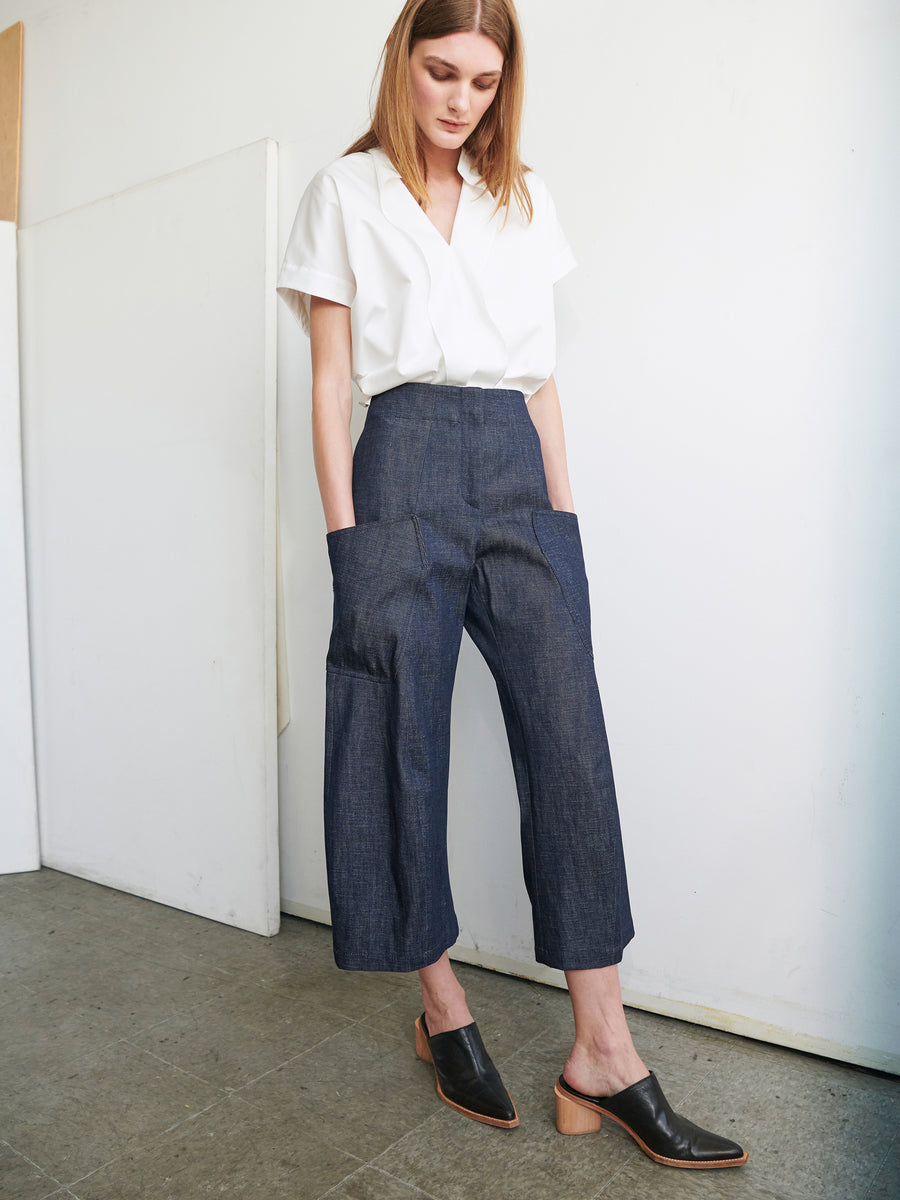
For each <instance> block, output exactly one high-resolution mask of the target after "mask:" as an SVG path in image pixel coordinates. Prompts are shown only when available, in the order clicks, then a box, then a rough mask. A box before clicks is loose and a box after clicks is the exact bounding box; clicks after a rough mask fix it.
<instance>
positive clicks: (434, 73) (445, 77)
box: [428, 71, 450, 83]
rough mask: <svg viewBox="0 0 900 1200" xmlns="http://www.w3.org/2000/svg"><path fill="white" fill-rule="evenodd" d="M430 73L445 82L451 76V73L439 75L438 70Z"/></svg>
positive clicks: (439, 80) (433, 77)
mask: <svg viewBox="0 0 900 1200" xmlns="http://www.w3.org/2000/svg"><path fill="white" fill-rule="evenodd" d="M428 74H429V75H430V76H431V78H432V79H436V80H437V81H438V83H444V81H445V80H447V79H449V78H450V76H449V75H439V74H438V73H437V71H429V72H428Z"/></svg>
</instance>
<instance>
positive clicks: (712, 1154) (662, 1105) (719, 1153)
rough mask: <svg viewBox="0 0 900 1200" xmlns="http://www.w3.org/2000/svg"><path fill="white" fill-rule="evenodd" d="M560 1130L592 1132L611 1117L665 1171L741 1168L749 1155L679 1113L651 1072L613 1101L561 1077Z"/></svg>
mask: <svg viewBox="0 0 900 1200" xmlns="http://www.w3.org/2000/svg"><path fill="white" fill-rule="evenodd" d="M554 1091H555V1093H556V1127H557V1129H558V1130H559V1132H560V1133H592V1132H593V1131H594V1130H597V1129H599V1128H600V1120H601V1117H610V1118H611V1119H612V1120H613V1121H616V1122H617V1123H618V1124H619V1125H621V1126H622V1128H623V1129H624V1130H625V1131H626V1133H630V1134H631V1136H632V1137H633V1138H634V1140H635V1141H636V1142H637V1144H638V1145H639V1146H640V1148H641V1149H642V1150H643V1151H644V1153H645V1154H646V1155H648V1156H649V1157H650V1158H652V1159H653V1161H654V1162H658V1163H663V1164H664V1165H665V1166H667V1167H693V1168H694V1169H695V1170H696V1169H700V1170H702V1169H706V1168H710V1167H740V1166H742V1165H743V1164H744V1163H745V1162H746V1161H747V1157H748V1156H747V1152H746V1151H745V1150H742V1149H741V1147H740V1146H739V1145H738V1144H737V1143H736V1142H732V1141H729V1140H728V1138H723V1137H719V1135H718V1134H716V1133H710V1132H709V1131H708V1130H706V1129H701V1128H700V1126H699V1125H695V1124H694V1123H693V1121H688V1120H687V1118H686V1117H682V1116H680V1115H679V1114H678V1113H677V1112H675V1111H674V1110H673V1108H672V1106H671V1105H670V1104H669V1102H668V1100H667V1099H666V1098H665V1096H664V1095H663V1090H662V1088H661V1087H660V1086H659V1080H658V1079H657V1078H656V1076H655V1075H654V1074H653V1072H652V1071H651V1072H650V1074H649V1075H648V1076H647V1077H646V1079H639V1080H638V1081H637V1083H633V1084H632V1085H631V1087H627V1088H625V1089H624V1091H621V1092H617V1093H616V1094H615V1095H614V1096H585V1095H584V1093H583V1092H578V1091H576V1090H575V1088H573V1087H571V1086H570V1085H569V1084H568V1083H566V1081H565V1079H563V1077H562V1075H560V1077H559V1079H558V1080H557V1083H556V1087H555V1088H554Z"/></svg>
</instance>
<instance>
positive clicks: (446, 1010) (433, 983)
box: [419, 954, 472, 1033]
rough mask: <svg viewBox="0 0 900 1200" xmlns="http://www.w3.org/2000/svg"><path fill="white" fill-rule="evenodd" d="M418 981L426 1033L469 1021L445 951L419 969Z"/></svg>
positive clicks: (443, 1030)
mask: <svg viewBox="0 0 900 1200" xmlns="http://www.w3.org/2000/svg"><path fill="white" fill-rule="evenodd" d="M419 982H420V984H421V985H422V1002H423V1004H424V1007H425V1022H426V1024H427V1026H428V1032H429V1033H446V1032H447V1031H448V1030H451V1029H461V1028H462V1026H463V1025H470V1024H471V1022H472V1014H471V1013H470V1012H469V1006H468V1004H467V1003H466V993H465V989H464V988H463V986H462V984H461V983H460V982H459V980H458V979H457V978H456V976H455V975H454V973H453V968H452V967H451V966H450V960H449V958H448V957H447V955H446V954H444V955H442V956H441V958H440V959H439V960H438V961H437V962H436V963H433V964H432V965H431V966H430V967H425V968H423V969H422V970H421V971H419Z"/></svg>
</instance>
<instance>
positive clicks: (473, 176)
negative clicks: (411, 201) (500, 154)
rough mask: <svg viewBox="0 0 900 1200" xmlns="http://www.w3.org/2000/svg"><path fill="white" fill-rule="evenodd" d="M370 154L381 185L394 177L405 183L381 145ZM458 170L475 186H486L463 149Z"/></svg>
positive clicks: (466, 180) (469, 156) (467, 181)
mask: <svg viewBox="0 0 900 1200" xmlns="http://www.w3.org/2000/svg"><path fill="white" fill-rule="evenodd" d="M369 154H371V156H372V158H373V159H374V161H375V172H376V174H377V176H378V182H379V184H380V185H382V186H383V185H384V184H385V183H387V182H388V181H389V180H392V179H393V180H396V181H397V182H399V183H401V184H402V183H403V180H402V179H401V177H400V172H399V171H398V170H397V168H396V167H395V166H394V164H393V163H392V162H391V160H390V158H389V157H388V155H387V153H386V152H385V151H384V150H382V148H381V147H380V146H375V147H374V148H373V149H372V150H370V151H369ZM457 170H458V171H459V173H460V175H461V176H462V177H463V179H464V180H465V182H466V183H468V184H471V185H472V186H473V187H479V186H481V187H484V184H483V183H482V179H481V176H480V175H479V174H478V171H477V170H476V169H475V164H474V163H473V161H472V158H471V155H469V154H467V153H466V151H465V150H463V151H461V153H460V156H459V166H458V167H457ZM403 186H404V187H406V184H403Z"/></svg>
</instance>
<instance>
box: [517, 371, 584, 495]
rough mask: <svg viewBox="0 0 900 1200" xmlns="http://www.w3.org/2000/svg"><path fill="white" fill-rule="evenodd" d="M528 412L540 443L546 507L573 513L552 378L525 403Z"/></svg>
mask: <svg viewBox="0 0 900 1200" xmlns="http://www.w3.org/2000/svg"><path fill="white" fill-rule="evenodd" d="M528 412H529V414H530V415H531V419H532V421H533V422H534V427H535V429H537V431H538V436H539V437H540V439H541V455H542V457H543V459H544V475H545V476H546V477H547V494H548V495H549V497H550V503H551V504H552V505H553V507H554V508H560V509H565V511H566V512H574V511H575V502H574V501H573V499H572V487H571V485H570V483H569V468H568V465H567V463H566V438H565V434H564V433H563V421H562V412H561V411H560V407H559V392H558V391H557V390H556V381H555V380H554V378H553V376H552V375H551V376H550V378H549V379H548V380H547V382H546V383H545V384H544V385H543V387H540V388H538V390H537V391H536V392H535V393H534V395H533V396H532V397H531V399H530V400H529V401H528Z"/></svg>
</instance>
